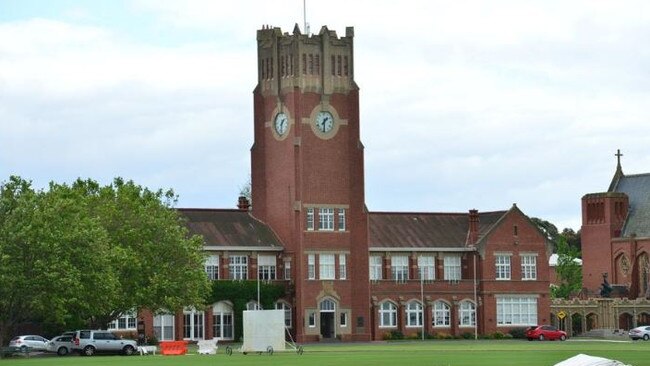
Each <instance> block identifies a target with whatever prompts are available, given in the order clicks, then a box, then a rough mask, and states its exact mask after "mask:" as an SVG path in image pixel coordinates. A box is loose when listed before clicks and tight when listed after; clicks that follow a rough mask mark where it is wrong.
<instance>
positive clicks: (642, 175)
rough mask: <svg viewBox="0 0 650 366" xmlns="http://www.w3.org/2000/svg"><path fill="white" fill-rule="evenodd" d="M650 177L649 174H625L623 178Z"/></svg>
mask: <svg viewBox="0 0 650 366" xmlns="http://www.w3.org/2000/svg"><path fill="white" fill-rule="evenodd" d="M644 176H650V173H639V174H626V175H625V176H624V177H623V178H632V177H644Z"/></svg>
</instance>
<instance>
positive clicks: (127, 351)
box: [123, 346, 135, 356]
mask: <svg viewBox="0 0 650 366" xmlns="http://www.w3.org/2000/svg"><path fill="white" fill-rule="evenodd" d="M123 351H124V354H125V355H127V356H131V355H132V354H134V353H135V348H133V346H125V347H124V349H123Z"/></svg>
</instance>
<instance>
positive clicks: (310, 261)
mask: <svg viewBox="0 0 650 366" xmlns="http://www.w3.org/2000/svg"><path fill="white" fill-rule="evenodd" d="M307 279H309V280H315V279H316V255H315V254H308V255H307Z"/></svg>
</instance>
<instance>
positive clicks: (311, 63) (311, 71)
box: [309, 53, 314, 75]
mask: <svg viewBox="0 0 650 366" xmlns="http://www.w3.org/2000/svg"><path fill="white" fill-rule="evenodd" d="M309 75H314V55H312V54H311V53H310V54H309Z"/></svg>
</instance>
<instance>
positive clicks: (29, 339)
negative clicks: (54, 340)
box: [9, 335, 50, 352]
mask: <svg viewBox="0 0 650 366" xmlns="http://www.w3.org/2000/svg"><path fill="white" fill-rule="evenodd" d="M49 342H50V341H48V340H47V339H45V338H43V337H41V336H37V335H23V336H17V337H14V338H13V339H12V340H11V341H9V347H14V348H17V349H19V350H20V351H21V352H28V351H46V350H47V344H48V343H49Z"/></svg>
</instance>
